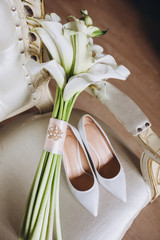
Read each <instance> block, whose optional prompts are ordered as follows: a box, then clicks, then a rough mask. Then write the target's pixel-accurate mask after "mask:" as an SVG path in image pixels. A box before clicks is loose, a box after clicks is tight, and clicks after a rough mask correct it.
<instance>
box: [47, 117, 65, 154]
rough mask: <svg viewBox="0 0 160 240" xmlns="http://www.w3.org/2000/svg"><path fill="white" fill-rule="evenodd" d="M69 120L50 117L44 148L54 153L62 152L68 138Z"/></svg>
mask: <svg viewBox="0 0 160 240" xmlns="http://www.w3.org/2000/svg"><path fill="white" fill-rule="evenodd" d="M67 124H68V123H67V122H65V121H62V120H59V119H54V118H50V121H49V125H48V130H47V134H46V140H45V144H44V150H46V151H48V152H51V153H53V154H62V153H63V146H64V141H65V138H66V129H67Z"/></svg>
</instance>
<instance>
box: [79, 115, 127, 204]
mask: <svg viewBox="0 0 160 240" xmlns="http://www.w3.org/2000/svg"><path fill="white" fill-rule="evenodd" d="M78 129H79V133H80V135H81V138H82V140H83V142H84V144H85V146H86V149H87V151H88V153H89V155H90V157H91V161H92V165H93V169H94V172H95V174H96V176H97V179H98V181H99V183H101V185H102V186H103V187H105V188H106V189H107V190H108V191H109V192H111V193H112V194H113V195H114V196H116V197H117V198H119V199H121V200H122V201H124V202H126V180H125V174H124V170H123V167H122V166H121V163H120V161H119V159H118V157H117V156H116V153H115V152H114V150H113V148H112V146H111V143H110V141H109V139H108V137H107V136H106V134H105V132H104V131H103V129H102V128H101V127H100V125H99V124H98V123H97V122H96V121H95V120H94V119H93V118H92V117H91V116H90V115H88V114H87V115H84V116H83V117H82V118H81V119H80V121H79V124H78Z"/></svg>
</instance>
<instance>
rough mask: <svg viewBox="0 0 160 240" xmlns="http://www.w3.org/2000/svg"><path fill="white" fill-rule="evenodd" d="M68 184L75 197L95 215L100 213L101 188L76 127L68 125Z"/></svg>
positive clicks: (65, 159) (65, 150) (64, 154)
mask: <svg viewBox="0 0 160 240" xmlns="http://www.w3.org/2000/svg"><path fill="white" fill-rule="evenodd" d="M63 163H64V169H65V173H66V179H67V183H68V186H69V188H70V190H71V192H72V193H73V195H74V196H75V198H76V199H77V200H78V201H79V202H80V203H81V204H82V205H83V206H84V207H85V208H86V209H87V210H88V211H89V212H90V213H91V214H92V215H94V216H95V217H96V216H97V214H98V204H99V188H98V182H97V179H96V176H95V175H94V173H93V170H92V168H91V165H90V162H89V159H88V157H87V153H86V151H85V148H84V145H83V143H82V140H81V138H80V135H79V133H78V131H77V129H76V128H74V127H72V126H70V125H68V127H67V132H66V139H65V143H64V150H63Z"/></svg>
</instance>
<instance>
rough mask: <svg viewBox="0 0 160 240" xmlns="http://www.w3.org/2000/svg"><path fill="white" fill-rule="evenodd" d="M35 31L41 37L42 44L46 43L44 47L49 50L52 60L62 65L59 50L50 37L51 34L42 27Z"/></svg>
mask: <svg viewBox="0 0 160 240" xmlns="http://www.w3.org/2000/svg"><path fill="white" fill-rule="evenodd" d="M34 30H35V31H36V32H37V33H38V35H39V36H40V38H41V40H42V42H43V43H44V45H45V46H46V48H47V49H48V51H49V53H50V54H51V56H52V58H53V59H55V60H56V61H57V62H58V63H59V64H61V59H60V56H59V52H58V49H57V47H56V45H55V43H54V41H53V40H52V38H51V36H50V35H49V33H48V32H47V31H46V30H45V29H44V28H41V27H37V28H35V29H34Z"/></svg>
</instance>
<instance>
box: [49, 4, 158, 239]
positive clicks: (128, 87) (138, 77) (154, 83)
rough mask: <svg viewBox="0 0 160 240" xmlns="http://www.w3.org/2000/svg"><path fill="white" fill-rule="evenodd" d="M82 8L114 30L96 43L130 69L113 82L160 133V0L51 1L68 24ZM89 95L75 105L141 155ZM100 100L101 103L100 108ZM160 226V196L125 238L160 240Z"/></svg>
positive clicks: (101, 23) (134, 143)
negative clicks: (158, 4)
mask: <svg viewBox="0 0 160 240" xmlns="http://www.w3.org/2000/svg"><path fill="white" fill-rule="evenodd" d="M80 9H87V10H88V11H89V13H90V16H91V17H92V18H93V20H94V24H95V25H96V26H99V27H100V28H102V29H104V30H105V29H107V28H108V27H109V28H110V30H109V32H108V33H107V34H106V35H105V36H103V37H101V38H99V39H98V38H97V39H96V42H97V43H98V44H100V45H101V46H103V47H104V50H105V53H108V54H111V55H112V56H114V57H115V59H116V60H117V62H118V63H119V64H124V65H125V66H126V67H128V68H129V69H130V71H131V76H130V77H129V78H128V80H127V81H125V82H123V81H119V80H110V82H112V83H113V84H114V85H115V86H118V87H119V88H120V89H121V90H123V91H124V92H125V93H127V95H129V96H130V97H131V98H132V99H133V100H134V101H135V102H136V103H137V104H138V105H139V106H140V108H141V109H142V110H143V112H144V113H145V114H146V115H147V116H148V118H149V119H150V121H151V123H152V129H153V130H154V131H155V132H156V133H157V134H158V135H160V121H159V119H160V77H159V76H160V74H159V73H160V70H159V69H160V68H159V57H160V51H159V40H160V39H159V35H158V33H159V29H160V21H159V17H158V16H159V15H157V14H159V13H158V8H157V7H156V2H155V1H154V5H153V4H152V1H147V0H146V1H143V0H139V1H136V0H135V1H134V0H130V1H129V0H128V1H127V0H115V1H114V0H68V1H67V0H54V1H53V0H46V12H56V13H57V14H58V15H59V16H60V17H61V18H62V21H63V22H64V21H65V19H66V17H67V16H69V15H74V16H76V17H79V16H80V13H79V10H80ZM158 21H159V22H158ZM84 95H85V93H84V94H82V96H80V98H79V99H78V101H77V104H76V107H78V108H82V109H84V110H87V111H89V112H90V113H92V114H94V115H98V116H99V118H100V119H102V120H104V121H105V122H107V123H108V124H109V125H110V126H111V127H113V128H114V130H115V131H116V132H118V133H119V134H120V135H121V137H122V138H123V139H124V141H126V142H127V143H128V144H129V147H130V148H131V149H132V150H133V152H134V153H136V154H137V155H139V154H140V150H139V148H138V146H137V144H136V142H135V141H134V139H133V138H132V137H131V136H130V135H129V134H128V133H126V132H125V130H124V129H123V127H122V126H120V124H119V123H118V122H117V121H116V120H115V119H114V117H113V116H112V115H111V114H110V113H109V112H108V111H107V110H106V109H105V108H104V107H103V106H101V105H100V104H99V105H98V103H97V102H95V100H93V99H91V97H88V102H87V104H86V101H85V102H84V98H83V96H84ZM86 97H87V96H86ZM96 104H97V105H98V107H96V108H95V105H96ZM95 109H96V111H95ZM159 226H160V198H159V199H157V200H156V201H155V202H153V203H152V204H150V205H149V206H147V207H146V208H145V209H144V210H143V211H142V212H141V213H140V215H139V216H138V217H137V218H136V220H135V221H134V223H133V225H132V227H131V228H130V229H129V230H128V232H127V234H126V235H125V237H124V240H144V239H145V240H160V227H159ZM111 240H112V239H111Z"/></svg>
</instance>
